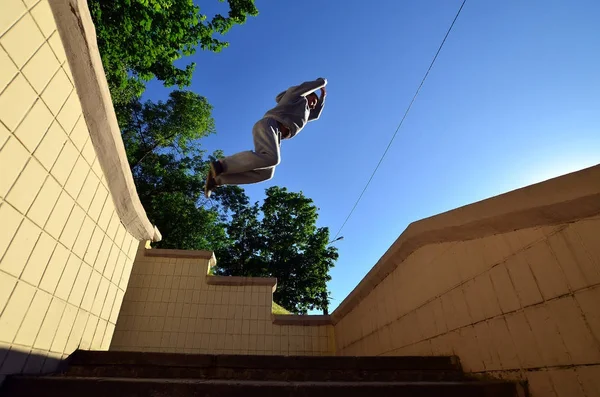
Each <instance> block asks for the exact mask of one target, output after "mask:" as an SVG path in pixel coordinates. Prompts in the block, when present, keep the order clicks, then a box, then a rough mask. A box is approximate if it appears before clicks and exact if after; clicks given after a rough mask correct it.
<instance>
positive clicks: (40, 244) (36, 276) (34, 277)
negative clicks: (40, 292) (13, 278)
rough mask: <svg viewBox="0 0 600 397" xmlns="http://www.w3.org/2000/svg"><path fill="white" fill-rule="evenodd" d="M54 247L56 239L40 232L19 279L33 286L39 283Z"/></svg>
mask: <svg viewBox="0 0 600 397" xmlns="http://www.w3.org/2000/svg"><path fill="white" fill-rule="evenodd" d="M54 248H56V240H54V239H53V238H52V237H50V235H49V234H47V233H45V232H42V234H41V235H40V238H39V239H38V241H37V243H36V244H35V248H34V249H33V252H32V253H31V256H30V257H29V260H28V261H27V265H25V270H24V271H23V274H21V280H23V281H27V282H28V283H30V284H32V285H35V286H37V285H39V283H40V281H41V280H42V276H43V275H44V271H45V270H46V265H48V262H50V258H51V257H52V253H53V252H54Z"/></svg>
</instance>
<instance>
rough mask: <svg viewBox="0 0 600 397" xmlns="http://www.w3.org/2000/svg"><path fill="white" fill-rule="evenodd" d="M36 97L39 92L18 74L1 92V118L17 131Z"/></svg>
mask: <svg viewBox="0 0 600 397" xmlns="http://www.w3.org/2000/svg"><path fill="white" fill-rule="evenodd" d="M36 99H37V94H36V93H35V91H34V90H33V88H31V86H30V85H29V83H28V82H27V80H25V78H24V77H23V76H22V75H20V74H18V75H17V76H16V77H15V78H14V79H13V81H12V82H11V83H10V84H9V85H8V87H7V88H6V89H5V90H4V92H2V94H0V120H2V122H3V123H4V124H5V125H6V126H7V127H8V128H9V129H10V130H11V131H15V129H16V128H17V126H18V125H19V123H20V122H21V120H23V118H24V117H25V115H26V114H27V112H28V111H29V109H31V107H32V106H33V103H34V102H35V100H36Z"/></svg>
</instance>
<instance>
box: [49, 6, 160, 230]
mask: <svg viewBox="0 0 600 397" xmlns="http://www.w3.org/2000/svg"><path fill="white" fill-rule="evenodd" d="M49 2H50V7H51V9H52V13H53V15H54V19H55V20H56V25H57V27H58V32H59V33H60V38H61V40H62V42H63V46H64V49H65V53H66V55H67V59H68V62H69V67H70V69H71V73H72V75H73V79H74V84H75V88H76V89H77V94H78V96H79V100H80V102H81V108H82V110H83V115H84V117H85V122H86V124H87V127H88V130H89V133H90V137H91V140H92V143H93V145H94V149H95V151H96V154H97V156H98V162H99V163H100V166H101V168H102V171H103V172H104V175H105V177H106V182H107V184H108V188H109V190H110V193H111V196H112V198H113V201H114V203H115V208H116V211H117V213H118V214H119V218H120V219H121V222H122V223H123V225H124V226H125V228H126V229H127V231H128V232H129V233H130V234H131V235H133V236H134V237H135V238H137V239H138V240H152V241H160V239H161V235H160V233H159V231H158V229H156V227H154V226H153V225H152V224H151V223H150V221H149V220H148V217H147V216H146V211H145V210H144V208H143V207H142V204H141V203H140V199H139V197H138V195H137V191H136V189H135V185H134V182H133V176H132V174H131V169H130V168H129V164H128V162H127V156H126V154H125V146H124V145H123V141H122V139H121V132H120V129H119V126H118V124H117V117H116V115H115V111H114V108H113V105H112V100H111V96H110V92H109V90H108V83H107V81H106V75H105V74H104V68H103V67H102V61H101V59H100V53H99V52H98V46H97V43H96V31H95V28H94V24H93V23H92V18H91V16H90V12H89V9H88V7H87V3H86V1H85V0H49Z"/></svg>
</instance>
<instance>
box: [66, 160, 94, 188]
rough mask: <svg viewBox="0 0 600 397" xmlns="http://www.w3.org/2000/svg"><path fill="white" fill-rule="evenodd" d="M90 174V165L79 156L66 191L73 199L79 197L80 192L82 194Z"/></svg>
mask: <svg viewBox="0 0 600 397" xmlns="http://www.w3.org/2000/svg"><path fill="white" fill-rule="evenodd" d="M89 172H90V167H89V165H87V164H86V162H85V160H84V159H83V157H81V156H79V158H78V159H77V161H76V162H75V166H74V167H73V170H72V171H71V174H70V175H69V178H68V179H67V183H66V184H65V190H66V191H67V193H69V194H70V195H71V197H77V196H79V192H81V188H82V187H83V183H84V182H85V179H86V178H87V175H88V173H89Z"/></svg>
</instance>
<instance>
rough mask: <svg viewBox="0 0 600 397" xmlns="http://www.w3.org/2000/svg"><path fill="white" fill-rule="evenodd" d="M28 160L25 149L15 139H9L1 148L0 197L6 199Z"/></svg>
mask: <svg viewBox="0 0 600 397" xmlns="http://www.w3.org/2000/svg"><path fill="white" fill-rule="evenodd" d="M29 158H30V157H29V153H27V150H26V149H25V147H24V146H23V145H21V143H19V141H18V140H17V139H15V138H12V137H11V138H10V139H9V140H8V142H6V144H5V145H4V146H3V147H2V149H1V150H0V170H2V178H0V197H6V194H7V193H8V191H9V189H10V188H11V187H12V185H13V183H14V182H15V181H16V180H17V178H18V177H19V174H20V173H21V171H22V170H23V168H25V164H26V163H27V161H29Z"/></svg>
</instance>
